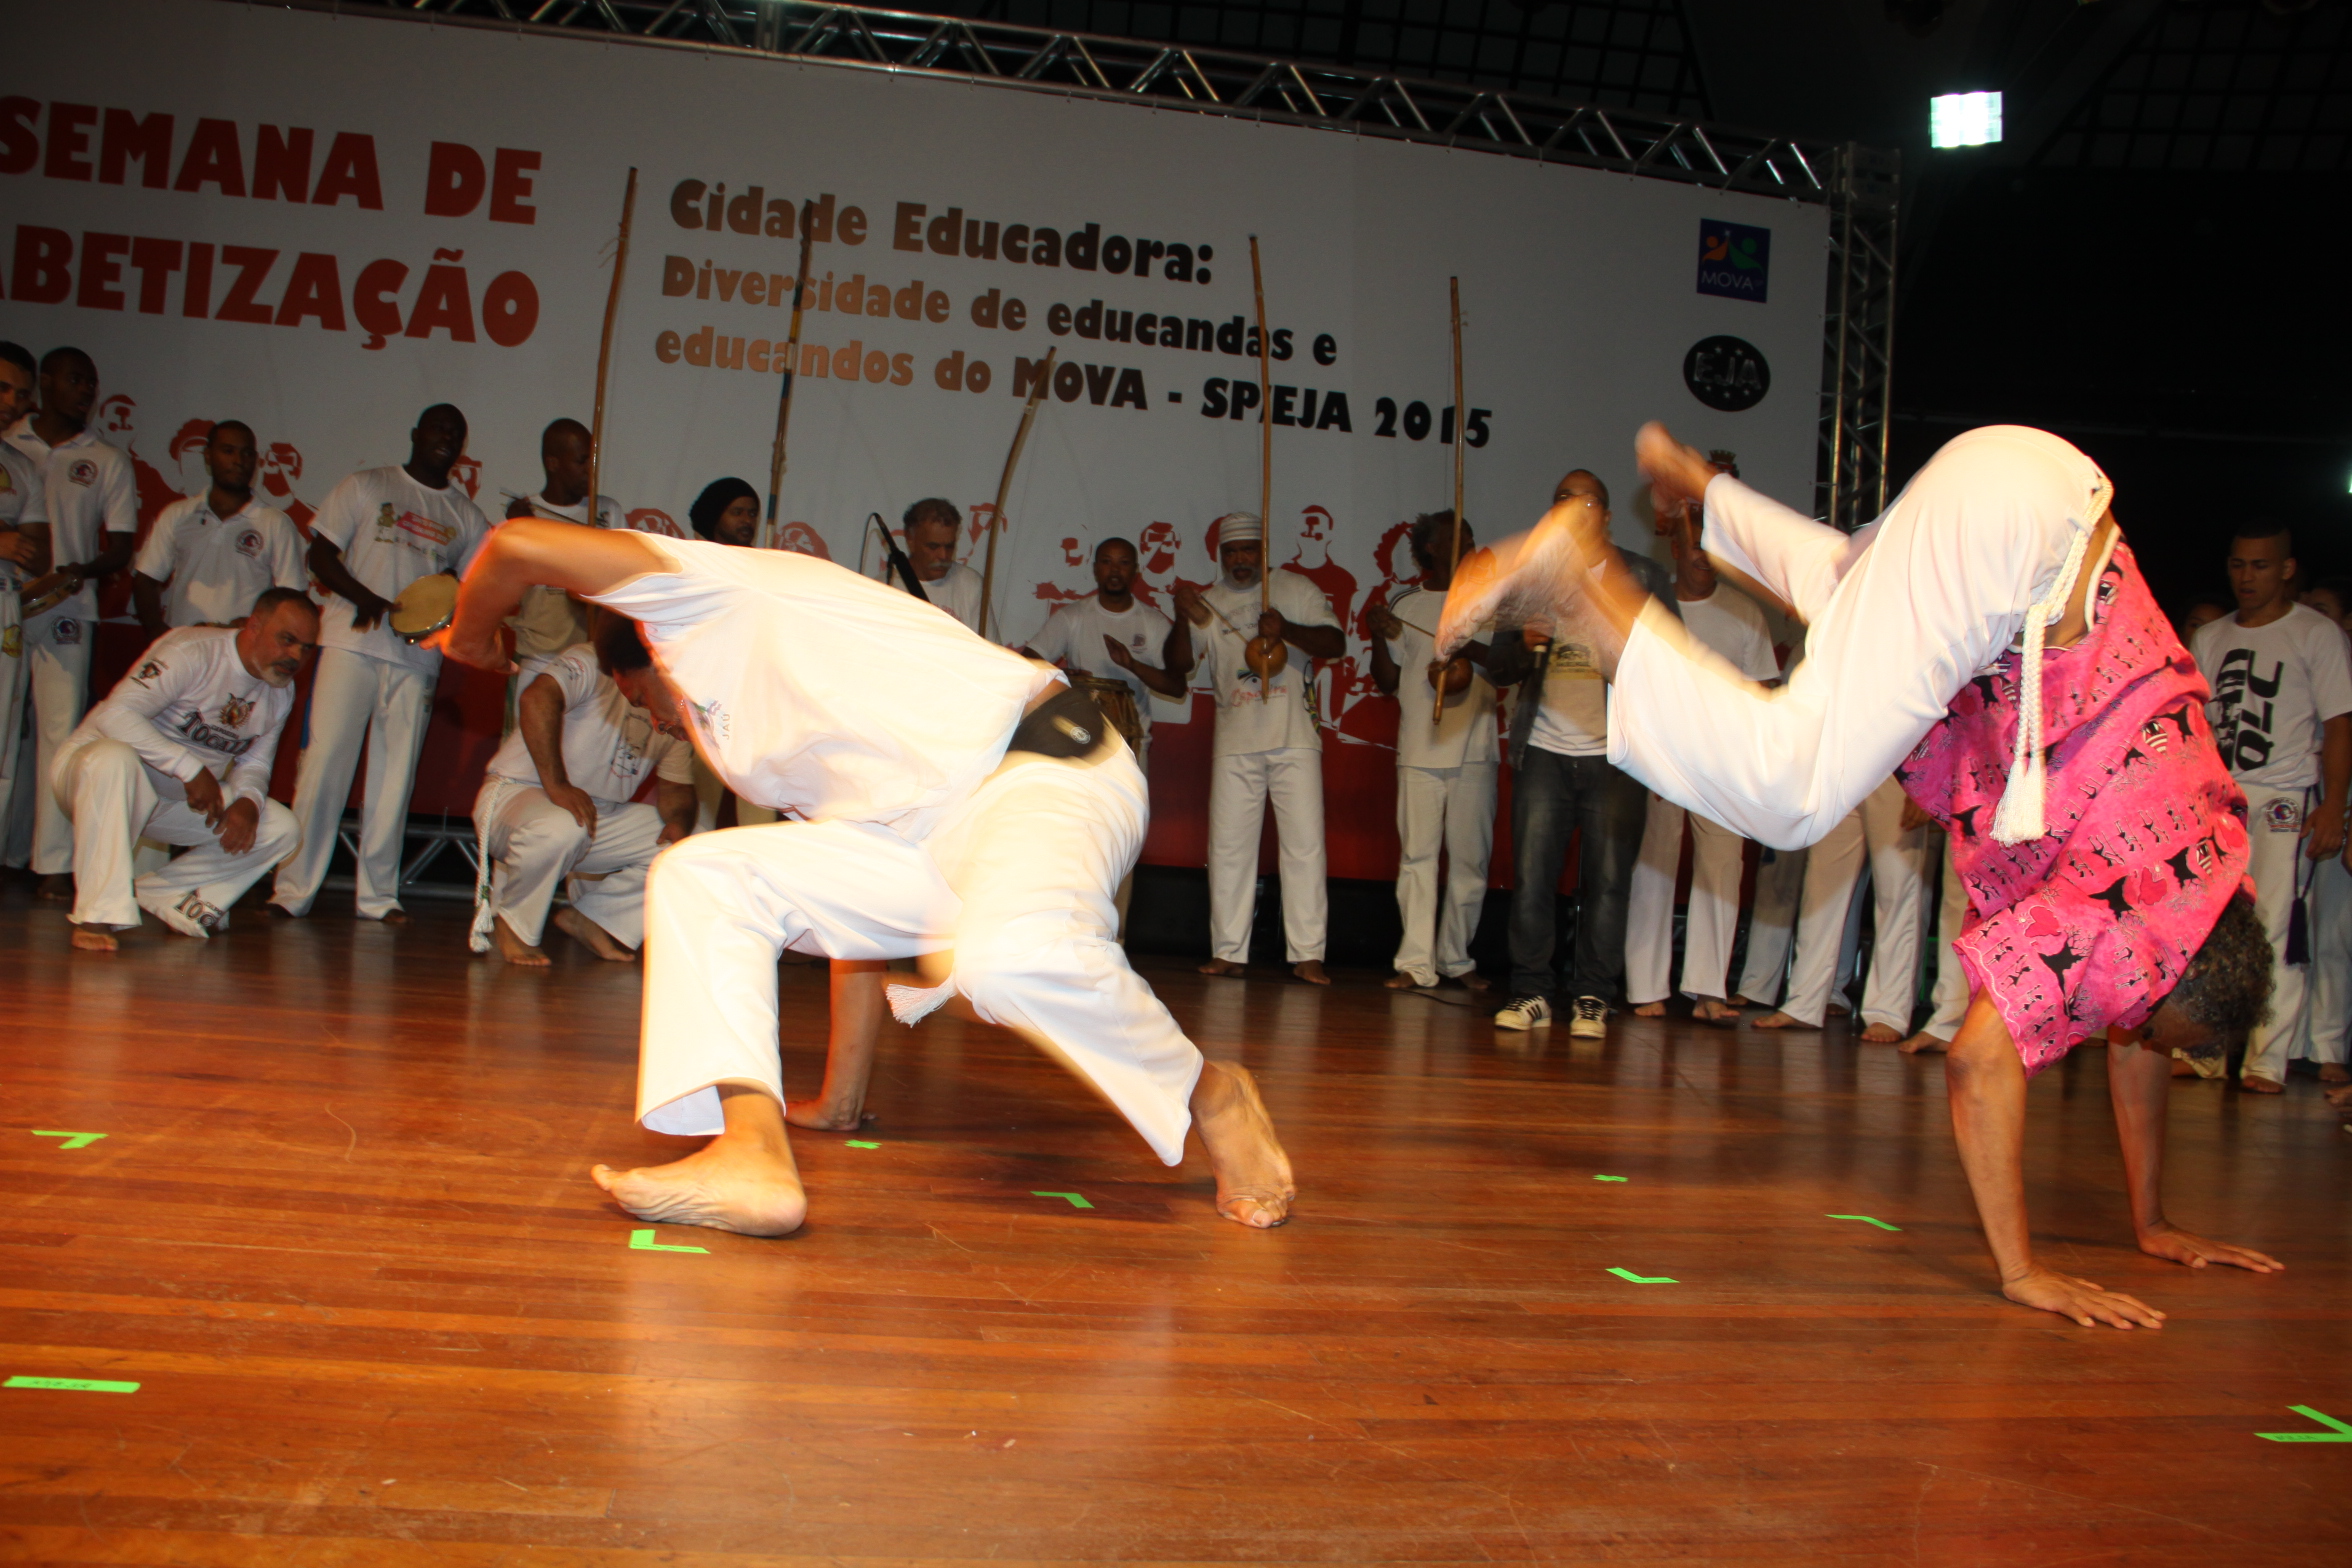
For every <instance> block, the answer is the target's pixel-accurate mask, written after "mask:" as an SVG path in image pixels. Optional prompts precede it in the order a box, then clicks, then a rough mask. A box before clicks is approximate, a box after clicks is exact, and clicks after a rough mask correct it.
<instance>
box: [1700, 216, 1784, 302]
mask: <svg viewBox="0 0 2352 1568" xmlns="http://www.w3.org/2000/svg"><path fill="white" fill-rule="evenodd" d="M1771 271H1772V231H1771V230H1770V229H1759V228H1755V227H1752V226H1751V225H1748V224H1745V223H1723V222H1719V221H1718V220H1716V219H1713V218H1701V219H1700V220H1699V292H1700V293H1701V294H1720V295H1722V296H1724V297H1725V298H1726V299H1748V300H1754V301H1755V302H1756V303H1757V304H1759V305H1761V304H1763V303H1764V284H1765V280H1766V278H1767V277H1768V276H1769V275H1770V273H1771Z"/></svg>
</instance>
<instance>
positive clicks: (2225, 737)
mask: <svg viewBox="0 0 2352 1568" xmlns="http://www.w3.org/2000/svg"><path fill="white" fill-rule="evenodd" d="M2229 576H2230V590H2231V592H2232V593H2233V594H2234V595H2235V596H2236V598H2237V601H2238V609H2237V613H2236V614H2235V615H2226V616H2224V617H2222V618H2221V619H2220V620H2218V621H2214V622H2211V623H2209V624H2207V625H2205V626H2201V627H2199V628H2198V629H2197V634H2196V636H2195V638H2194V639H2193V640H2192V641H2191V642H2190V644H2189V651H2190V652H2192V653H2194V654H2195V655H2196V656H2197V668H2198V669H2199V670H2201V671H2203V672H2204V675H2205V679H2206V681H2207V682H2208V683H2209V684H2211V686H2212V688H2213V700H2212V701H2211V703H2210V704H2208V705H2207V708H2206V712H2207V714H2208V715H2209V716H2210V717H2211V718H2212V720H2213V739H2214V743H2215V744H2216V745H2217V746H2218V747H2220V749H2221V760H2222V762H2223V763H2224V764H2225V765H2227V767H2228V768H2229V771H2230V777H2232V778H2234V779H2236V780H2237V781H2238V787H2239V788H2240V789H2243V790H2244V791H2245V792H2246V811H2247V816H2246V821H2247V825H2248V830H2249V833H2250V835H2251V838H2252V841H2253V843H2252V854H2251V861H2250V864H2249V865H2248V867H2247V870H2248V872H2249V873H2250V874H2251V875H2252V876H2253V878H2254V902H2255V907H2256V909H2257V910H2258V912H2259V913H2260V914H2261V916H2262V928H2263V930H2264V931H2266V932H2268V933H2269V936H2270V946H2271V952H2272V954H2273V955H2274V967H2273V969H2272V987H2271V995H2270V1017H2269V1019H2268V1020H2267V1021H2266V1022H2264V1023H2262V1024H2260V1025H2258V1026H2257V1027H2256V1028H2255V1030H2254V1032H2253V1034H2252V1036H2251V1037H2250V1038H2249V1039H2248V1040H2247V1042H2246V1065H2245V1068H2244V1069H2243V1071H2242V1072H2241V1073H2240V1074H2239V1080H2238V1081H2239V1085H2240V1087H2242V1088H2244V1089H2246V1090H2248V1091H2250V1092H2252V1093H2255V1094H2280V1093H2283V1092H2284V1091H2285V1089H2286V1077H2287V1059H2288V1057H2289V1056H2291V1055H2293V1054H2294V1053H2295V1050H2296V1048H2297V1046H2298V1045H2299V1044H2301V1034H2302V1030H2303V1026H2304V1010H2305V1003H2306V1002H2307V1001H2308V1000H2309V998H2308V995H2307V991H2308V986H2307V982H2308V980H2309V978H2310V974H2311V962H2310V954H2309V945H2310V933H2309V930H2308V927H2306V929H2305V931H2304V932H2303V933H2302V940H2301V941H2300V942H2298V943H2293V944H2291V943H2290V940H2289V938H2290V936H2292V935H2294V934H2295V933H2294V931H2293V928H2294V927H2295V926H2296V925H2297V924H2299V923H2301V922H2298V921H2297V919H2296V915H2295V911H2296V908H2297V906H2298V905H2300V904H2301V903H2302V902H2303V900H2304V898H2305V896H2306V895H2307V894H2308V893H2309V892H2310V890H2311V883H2312V873H2313V872H2315V871H2316V870H2317V869H2318V866H2317V865H2316V864H2315V863H2316V862H2318V861H2321V860H2326V859H2332V858H2333V857H2335V856H2336V855H2337V854H2339V853H2341V852H2342V850H2343V848H2344V808H2345V792H2346V786H2347V785H2348V784H2352V717H2347V715H2352V654H2348V653H2347V651H2346V647H2345V642H2344V631H2343V628H2342V627H2340V626H2338V625H2336V624H2335V623H2334V622H2332V621H2330V620H2329V619H2328V618H2327V617H2326V616H2324V615H2322V614H2320V613H2319V612H2318V611H2317V610H2314V609H2312V608H2310V607H2309V606H2308V605H2301V604H2297V603H2295V602H2294V600H2293V598H2292V597H2291V595H2290V593H2289V585H2290V584H2291V583H2292V582H2293V581H2294V576H2295V542H2294V537H2293V535H2292V534H2291V533H2290V532H2289V531H2288V529H2287V528H2286V526H2285V525H2283V524H2278V525H2272V524H2267V523H2252V524H2248V525H2246V526H2245V527H2243V528H2241V529H2240V530H2239V531H2238V533H2237V536H2236V537H2235V538H2233V539H2232V540H2231V541H2230V553H2229ZM2308 918H2309V916H2308V912H2306V914H2305V916H2304V919H2305V920H2306V921H2307V920H2308ZM2291 946H2292V947H2293V951H2290V947H2291Z"/></svg>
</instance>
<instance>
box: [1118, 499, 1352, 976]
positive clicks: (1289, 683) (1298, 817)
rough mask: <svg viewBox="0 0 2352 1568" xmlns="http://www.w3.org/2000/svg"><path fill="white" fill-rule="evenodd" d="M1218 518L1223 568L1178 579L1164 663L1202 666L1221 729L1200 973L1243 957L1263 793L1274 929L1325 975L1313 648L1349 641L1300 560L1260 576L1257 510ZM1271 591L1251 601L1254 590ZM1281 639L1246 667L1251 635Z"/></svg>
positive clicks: (1185, 673) (1232, 970)
mask: <svg viewBox="0 0 2352 1568" xmlns="http://www.w3.org/2000/svg"><path fill="white" fill-rule="evenodd" d="M1212 526H1213V527H1215V528H1216V529H1217V531H1218V532H1217V557H1218V561H1219V564H1220V565H1222V566H1223V567H1224V575H1223V577H1222V578H1221V579H1220V580H1219V581H1217V582H1215V583H1212V584H1211V585H1210V586H1209V587H1207V588H1205V589H1202V588H1194V587H1192V586H1191V585H1190V584H1188V583H1179V584H1178V585H1177V588H1176V611H1177V613H1176V619H1175V623H1174V624H1173V625H1172V626H1170V627H1169V629H1168V647H1167V651H1166V654H1165V656H1164V657H1163V658H1162V660H1161V664H1162V667H1163V668H1165V669H1166V670H1168V671H1169V673H1171V674H1173V675H1176V676H1177V677H1179V678H1181V679H1189V678H1190V677H1191V676H1192V673H1193V671H1194V669H1195V667H1196V666H1198V667H1201V668H1202V669H1203V673H1204V674H1205V675H1206V676H1207V678H1208V680H1209V682H1210V684H1211V685H1212V686H1213V687H1214V688H1215V690H1216V693H1217V733H1216V737H1215V740H1214V741H1213V743H1212V745H1213V755H1212V760H1211V761H1210V763H1209V943H1210V957H1209V961H1208V962H1207V963H1205V964H1203V965H1201V966H1200V967H1201V973H1202V974H1204V975H1238V974H1240V973H1242V972H1243V970H1244V969H1245V968H1246V967H1247V966H1248V963H1249V945H1250V923H1251V921H1252V920H1254V919H1255V918H1256V916H1257V910H1258V835H1259V833H1260V831H1261V830H1262V828H1263V826H1264V823H1265V819H1266V802H1267V801H1268V800H1269V799H1271V800H1272V801H1273V803H1274V836H1275V840H1276V844H1277V846H1278V852H1279V861H1280V865H1281V868H1282V936H1283V948H1284V954H1285V956H1286V957H1287V959H1288V960H1289V963H1290V972H1291V973H1292V974H1294V975H1296V976H1297V977H1298V978H1299V979H1301V980H1304V981H1306V982H1308V983H1309V984H1310V985H1329V984H1330V983H1331V977H1330V976H1329V975H1326V974H1325V973H1324V972H1323V951H1324V944H1325V942H1326V940H1327V939H1328V936H1329V931H1328V926H1329V916H1330V890H1329V889H1328V888H1327V887H1326V886H1325V885H1324V880H1323V878H1324V865H1325V859H1324V845H1323V735H1322V731H1321V730H1320V729H1319V728H1318V727H1317V725H1316V723H1315V713H1314V709H1313V708H1312V707H1311V706H1309V704H1310V702H1311V701H1312V698H1311V696H1310V695H1309V694H1310V693H1311V692H1312V691H1313V690H1314V665H1313V662H1312V661H1314V660H1317V659H1337V658H1339V657H1340V656H1341V655H1342V654H1344V653H1346V652H1347V634H1346V633H1345V632H1343V631H1341V630H1340V627H1339V619H1338V617H1337V616H1335V615H1333V614H1332V613H1331V601H1330V600H1329V599H1326V598H1325V597H1324V596H1323V592H1322V590H1321V589H1319V588H1317V587H1316V586H1315V585H1314V584H1313V583H1311V582H1309V581H1307V579H1306V578H1304V577H1301V576H1300V575H1299V574H1298V573H1296V572H1276V573H1274V574H1273V575H1272V576H1270V577H1267V578H1266V579H1265V581H1264V583H1263V584H1261V583H1260V581H1259V577H1260V574H1261V573H1263V572H1264V571H1265V569H1266V546H1265V535H1266V525H1265V522H1264V520H1263V519H1261V518H1260V517H1259V516H1258V515H1257V514H1256V513H1254V512H1228V513H1226V514H1225V515H1224V516H1223V517H1220V518H1218V519H1217V521H1216V522H1215V523H1214V524H1213V525H1212ZM1262 594H1263V595H1268V596H1270V599H1269V602H1268V604H1267V607H1266V608H1265V609H1264V610H1262V611H1261V610H1260V608H1259V600H1260V596H1261V595H1262ZM1256 638H1271V639H1274V640H1275V641H1278V642H1280V643H1281V644H1282V645H1283V647H1284V652H1285V654H1286V655H1287V658H1286V662H1285V663H1284V665H1283V667H1282V668H1281V669H1279V670H1275V671H1273V672H1271V674H1270V675H1269V676H1267V677H1265V678H1263V679H1261V678H1260V676H1259V675H1258V673H1257V671H1255V670H1253V669H1251V668H1250V665H1249V661H1248V658H1247V653H1248V648H1249V644H1250V642H1251V641H1252V640H1253V639H1256Z"/></svg>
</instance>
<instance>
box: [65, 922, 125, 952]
mask: <svg viewBox="0 0 2352 1568" xmlns="http://www.w3.org/2000/svg"><path fill="white" fill-rule="evenodd" d="M73 945H74V946H76V947H78V948H80V949H81V950H82V951H83V952H85V953H111V952H113V951H114V950H115V948H116V946H117V945H118V944H117V943H116V942H115V940H114V933H113V932H112V931H109V930H107V929H106V928H105V927H104V926H75V927H74V928H73Z"/></svg>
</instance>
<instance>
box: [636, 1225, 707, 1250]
mask: <svg viewBox="0 0 2352 1568" xmlns="http://www.w3.org/2000/svg"><path fill="white" fill-rule="evenodd" d="M629 1250H631V1251H632V1252H708V1251H710V1248H708V1247H673V1246H671V1245H670V1244H669V1243H667V1242H661V1241H656V1240H654V1239H653V1232H652V1231H649V1230H633V1231H631V1232H629Z"/></svg>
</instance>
